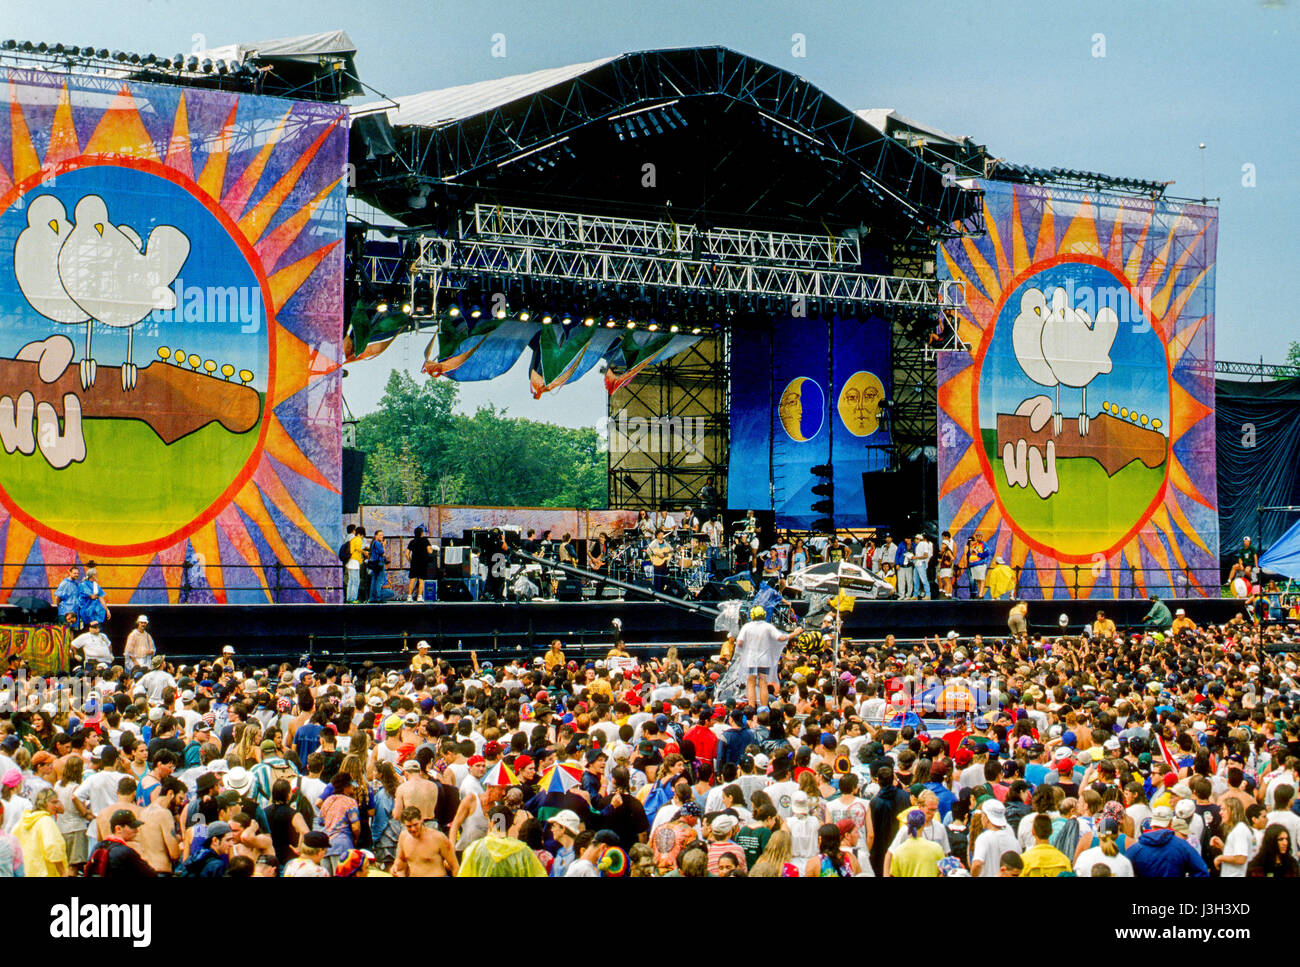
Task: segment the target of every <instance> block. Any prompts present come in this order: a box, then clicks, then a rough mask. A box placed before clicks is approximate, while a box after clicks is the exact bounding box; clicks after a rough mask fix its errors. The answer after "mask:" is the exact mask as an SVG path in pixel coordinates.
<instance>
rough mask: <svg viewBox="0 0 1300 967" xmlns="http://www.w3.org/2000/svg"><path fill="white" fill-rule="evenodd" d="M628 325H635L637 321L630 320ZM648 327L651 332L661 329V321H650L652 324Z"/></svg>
mask: <svg viewBox="0 0 1300 967" xmlns="http://www.w3.org/2000/svg"><path fill="white" fill-rule="evenodd" d="M628 325H629V326H635V325H636V323H635V322H629V323H628ZM646 328H647V329H649V330H650V331H651V332H658V331H659V323H657V322H652V323H650V325H648V326H646Z"/></svg>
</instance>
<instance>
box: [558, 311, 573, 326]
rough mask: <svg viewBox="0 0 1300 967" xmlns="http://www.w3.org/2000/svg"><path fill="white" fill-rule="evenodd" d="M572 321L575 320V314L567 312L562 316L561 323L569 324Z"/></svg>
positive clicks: (563, 324)
mask: <svg viewBox="0 0 1300 967" xmlns="http://www.w3.org/2000/svg"><path fill="white" fill-rule="evenodd" d="M571 322H573V316H571V315H569V314H568V313H567V312H566V313H565V314H564V315H563V316H562V317H561V318H560V325H562V326H567V325H568V324H569V323H571Z"/></svg>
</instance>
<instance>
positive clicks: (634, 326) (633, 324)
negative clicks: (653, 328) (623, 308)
mask: <svg viewBox="0 0 1300 967" xmlns="http://www.w3.org/2000/svg"><path fill="white" fill-rule="evenodd" d="M627 327H628V328H629V329H635V328H636V323H635V322H630V321H629V322H628V324H627Z"/></svg>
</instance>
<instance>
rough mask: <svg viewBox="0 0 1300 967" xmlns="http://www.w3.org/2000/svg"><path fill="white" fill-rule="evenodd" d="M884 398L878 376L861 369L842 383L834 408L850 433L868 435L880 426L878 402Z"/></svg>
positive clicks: (883, 391) (883, 389)
mask: <svg viewBox="0 0 1300 967" xmlns="http://www.w3.org/2000/svg"><path fill="white" fill-rule="evenodd" d="M884 399H885V387H884V386H883V385H882V384H881V382H880V377H878V376H876V374H875V373H869V372H867V371H866V370H865V369H863V370H859V371H858V372H856V373H854V374H853V375H852V376H850V377H849V379H848V382H846V383H845V384H844V388H843V389H842V390H840V398H839V402H838V403H837V404H836V409H838V410H839V412H840V419H841V420H843V421H844V426H845V428H846V429H847V430H848V431H849V432H850V433H852V434H853V435H854V436H870V435H871V434H873V433H875V432H876V430H878V429H879V428H880V404H881V403H882V402H884Z"/></svg>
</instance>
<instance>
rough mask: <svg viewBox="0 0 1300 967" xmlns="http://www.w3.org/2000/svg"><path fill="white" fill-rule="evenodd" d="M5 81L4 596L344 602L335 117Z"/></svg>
mask: <svg viewBox="0 0 1300 967" xmlns="http://www.w3.org/2000/svg"><path fill="white" fill-rule="evenodd" d="M0 80H2V81H3V87H2V88H0V89H2V90H3V92H4V93H3V95H2V96H4V97H5V99H6V102H7V103H6V106H5V110H4V112H3V120H0V141H3V142H4V144H5V148H4V150H3V151H0V316H2V317H3V325H2V326H0V443H2V444H3V446H2V447H0V451H2V452H0V557H2V558H3V560H4V561H5V564H4V570H3V574H0V586H2V587H3V591H0V595H3V597H0V600H8V599H9V598H17V597H28V596H31V595H33V594H34V593H44V592H45V591H46V590H47V589H48V588H50V587H51V586H54V585H57V583H58V582H59V580H60V579H61V578H63V576H64V574H65V573H66V570H67V567H68V565H69V564H74V563H75V564H79V565H82V566H85V565H88V564H89V563H90V562H91V561H94V562H96V564H97V565H98V581H99V583H100V585H101V586H103V587H104V588H105V589H106V590H107V591H108V600H109V603H110V604H115V603H127V602H134V601H137V600H140V599H141V595H142V594H148V593H152V592H153V591H157V592H159V593H160V594H165V595H166V598H167V599H168V600H171V599H174V598H175V597H176V596H177V595H179V594H180V593H181V591H182V588H183V587H184V584H185V580H186V574H187V573H188V572H189V571H191V570H197V571H199V572H201V579H200V581H197V582H196V581H191V582H190V583H191V586H193V585H194V584H196V583H201V584H202V585H203V586H204V587H206V588H207V589H208V590H209V591H210V593H211V595H212V597H213V598H214V599H215V600H216V601H230V602H236V601H246V600H260V601H272V600H280V601H302V602H327V601H331V600H337V599H338V588H337V582H336V581H334V580H333V578H332V575H331V573H330V571H329V569H328V567H326V565H328V563H329V562H330V561H331V560H336V558H335V550H336V548H337V546H338V540H339V537H341V526H340V511H341V500H340V488H341V473H342V471H341V462H340V433H341V430H340V426H341V405H340V399H341V398H340V380H341V370H340V362H341V359H342V354H343V345H342V343H343V333H342V303H343V246H342V244H341V243H342V241H343V238H344V224H345V219H346V212H345V204H344V193H345V184H344V163H345V161H346V158H347V141H348V131H347V109H346V108H345V107H341V106H338V105H329V104H320V103H307V102H298V101H289V100H283V99H278V98H269V97H260V96H253V95H241V94H236V93H232V92H229V91H218V90H199V89H194V88H188V89H185V88H181V87H177V86H170V85H151V84H148V83H143V82H137V81H134V80H128V81H121V80H109V79H106V78H103V77H93V76H80V75H76V74H68V73H54V72H43V71H29V70H22V69H9V70H5V71H3V77H2V78H0ZM276 569H279V572H280V573H279V576H278V578H277V579H276V581H274V582H273V581H272V580H271V577H272V572H274V571H276ZM142 589H143V590H142Z"/></svg>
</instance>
